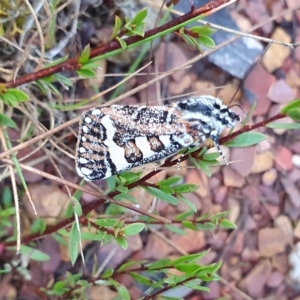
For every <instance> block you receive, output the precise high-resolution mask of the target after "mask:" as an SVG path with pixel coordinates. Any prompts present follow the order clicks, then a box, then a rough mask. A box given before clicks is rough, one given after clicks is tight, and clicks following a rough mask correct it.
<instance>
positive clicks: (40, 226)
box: [30, 218, 47, 234]
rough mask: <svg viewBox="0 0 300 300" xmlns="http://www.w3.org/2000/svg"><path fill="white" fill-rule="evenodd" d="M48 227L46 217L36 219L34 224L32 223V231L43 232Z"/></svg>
mask: <svg viewBox="0 0 300 300" xmlns="http://www.w3.org/2000/svg"><path fill="white" fill-rule="evenodd" d="M46 227H47V224H46V221H45V220H44V219H41V218H39V219H36V220H34V222H33V224H32V225H31V231H30V233H37V232H39V233H41V234H42V233H43V232H44V231H45V229H46Z"/></svg>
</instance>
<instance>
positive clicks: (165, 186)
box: [159, 185, 174, 195]
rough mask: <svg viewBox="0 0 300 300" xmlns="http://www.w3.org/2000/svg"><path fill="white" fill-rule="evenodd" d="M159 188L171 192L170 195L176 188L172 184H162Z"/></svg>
mask: <svg viewBox="0 0 300 300" xmlns="http://www.w3.org/2000/svg"><path fill="white" fill-rule="evenodd" d="M159 189H160V190H161V191H163V192H164V193H167V194H170V195H172V194H174V190H173V188H171V187H170V186H167V185H161V186H160V187H159Z"/></svg>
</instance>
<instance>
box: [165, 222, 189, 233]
mask: <svg viewBox="0 0 300 300" xmlns="http://www.w3.org/2000/svg"><path fill="white" fill-rule="evenodd" d="M165 228H167V229H168V230H170V231H172V232H174V233H176V234H179V235H187V233H186V232H185V231H184V230H183V229H181V228H180V227H177V226H174V225H171V224H165Z"/></svg>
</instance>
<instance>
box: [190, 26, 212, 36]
mask: <svg viewBox="0 0 300 300" xmlns="http://www.w3.org/2000/svg"><path fill="white" fill-rule="evenodd" d="M189 30H190V31H192V32H196V33H198V34H199V35H206V36H207V35H208V36H209V35H212V34H214V33H215V32H216V30H215V29H213V28H211V27H210V26H209V25H204V26H195V27H191V28H189Z"/></svg>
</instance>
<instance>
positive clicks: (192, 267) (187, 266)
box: [174, 263, 201, 274]
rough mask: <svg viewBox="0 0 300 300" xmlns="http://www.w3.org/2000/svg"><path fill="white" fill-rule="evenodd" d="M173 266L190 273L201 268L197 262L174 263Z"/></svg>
mask: <svg viewBox="0 0 300 300" xmlns="http://www.w3.org/2000/svg"><path fill="white" fill-rule="evenodd" d="M174 268H175V269H177V270H179V271H181V272H184V273H189V274H190V273H194V272H197V271H198V270H199V269H200V268H201V266H199V265H198V264H192V263H189V264H176V265H174Z"/></svg>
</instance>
